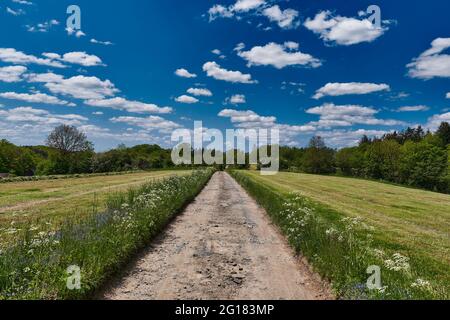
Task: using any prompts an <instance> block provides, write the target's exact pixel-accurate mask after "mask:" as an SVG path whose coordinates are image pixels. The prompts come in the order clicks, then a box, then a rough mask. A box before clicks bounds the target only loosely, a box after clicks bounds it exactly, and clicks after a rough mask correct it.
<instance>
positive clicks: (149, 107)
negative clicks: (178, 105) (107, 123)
mask: <svg viewBox="0 0 450 320" xmlns="http://www.w3.org/2000/svg"><path fill="white" fill-rule="evenodd" d="M84 103H85V104H86V105H88V106H91V107H99V108H111V109H115V110H125V111H128V112H135V113H161V114H164V113H171V112H172V108H170V107H158V106H157V105H155V104H150V103H143V102H139V101H129V100H126V99H124V98H120V97H115V98H111V99H101V100H95V99H90V100H87V101H85V102H84Z"/></svg>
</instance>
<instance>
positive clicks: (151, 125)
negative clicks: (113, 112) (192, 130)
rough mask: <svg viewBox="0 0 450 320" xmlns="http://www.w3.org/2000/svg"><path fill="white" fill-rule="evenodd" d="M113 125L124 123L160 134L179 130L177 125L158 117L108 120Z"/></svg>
mask: <svg viewBox="0 0 450 320" xmlns="http://www.w3.org/2000/svg"><path fill="white" fill-rule="evenodd" d="M110 120H111V122H113V123H126V124H128V125H133V126H137V127H140V128H143V129H145V130H148V131H153V130H158V131H161V132H169V131H170V130H174V129H177V128H180V125H179V124H178V123H175V122H173V121H170V120H166V119H164V118H162V117H159V116H149V117H146V118H140V117H115V118H111V119H110Z"/></svg>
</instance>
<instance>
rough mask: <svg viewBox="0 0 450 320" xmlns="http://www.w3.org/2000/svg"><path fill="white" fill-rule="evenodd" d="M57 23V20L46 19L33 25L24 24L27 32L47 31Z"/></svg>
mask: <svg viewBox="0 0 450 320" xmlns="http://www.w3.org/2000/svg"><path fill="white" fill-rule="evenodd" d="M57 25H59V21H58V20H56V19H52V20H48V21H45V22H41V23H38V24H37V25H35V26H32V25H26V28H27V31H29V32H48V31H49V30H50V29H51V28H52V27H54V26H57Z"/></svg>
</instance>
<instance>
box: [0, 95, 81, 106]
mask: <svg viewBox="0 0 450 320" xmlns="http://www.w3.org/2000/svg"><path fill="white" fill-rule="evenodd" d="M0 97H1V98H4V99H11V100H18V101H25V102H30V103H43V104H53V105H63V106H71V107H73V106H75V105H74V104H73V103H71V102H68V101H65V100H60V99H59V98H57V97H54V96H50V95H48V94H45V93H40V92H38V93H33V94H30V93H17V92H2V93H0Z"/></svg>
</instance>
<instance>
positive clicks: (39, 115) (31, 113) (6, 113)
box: [0, 107, 89, 126]
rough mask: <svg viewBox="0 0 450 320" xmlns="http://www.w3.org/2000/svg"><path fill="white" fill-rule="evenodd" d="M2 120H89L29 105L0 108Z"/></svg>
mask: <svg viewBox="0 0 450 320" xmlns="http://www.w3.org/2000/svg"><path fill="white" fill-rule="evenodd" d="M0 115H1V116H2V121H5V122H30V123H35V124H43V125H51V126H55V125H57V124H69V125H80V124H82V123H83V122H84V121H87V120H89V119H88V118H86V117H83V116H80V115H77V114H52V113H50V112H49V111H46V110H42V109H34V108H31V107H18V108H15V109H10V110H0Z"/></svg>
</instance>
